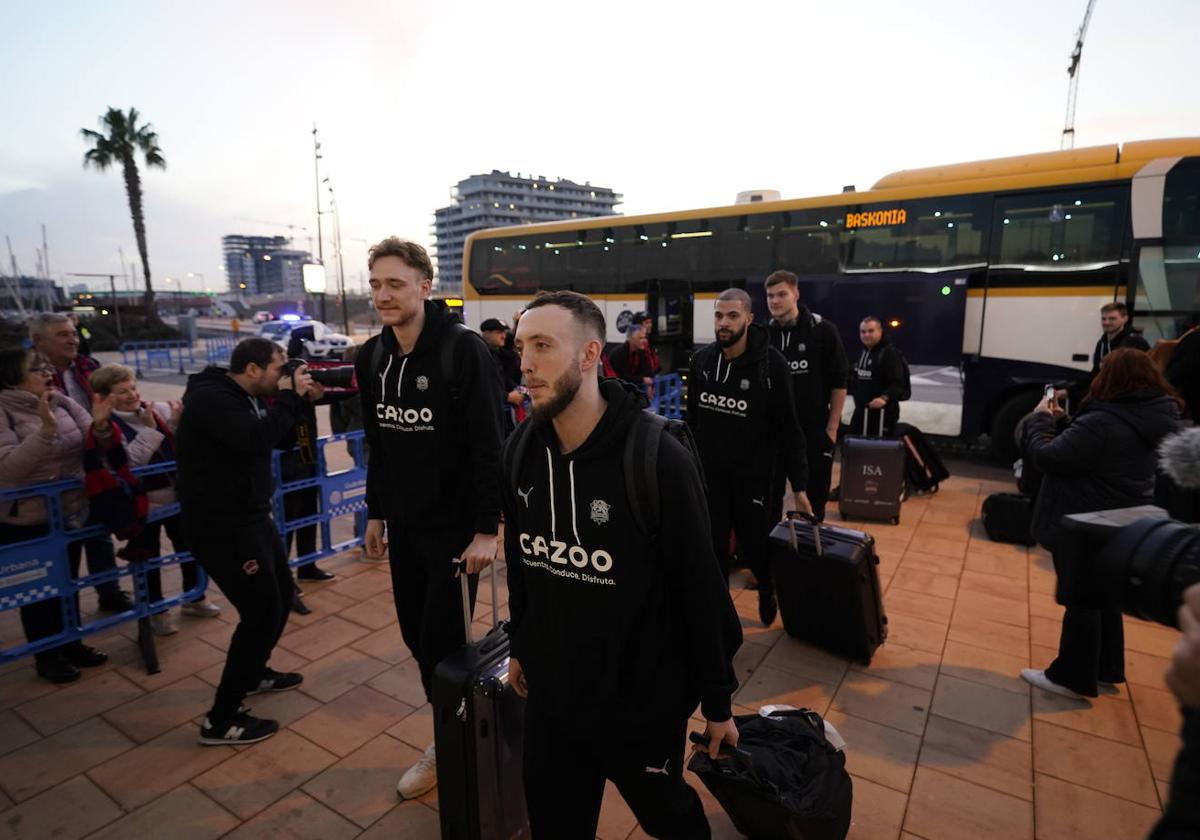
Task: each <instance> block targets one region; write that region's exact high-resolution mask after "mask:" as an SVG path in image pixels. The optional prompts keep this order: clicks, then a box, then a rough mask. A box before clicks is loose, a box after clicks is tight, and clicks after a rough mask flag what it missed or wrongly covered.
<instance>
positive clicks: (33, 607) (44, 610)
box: [0, 522, 83, 659]
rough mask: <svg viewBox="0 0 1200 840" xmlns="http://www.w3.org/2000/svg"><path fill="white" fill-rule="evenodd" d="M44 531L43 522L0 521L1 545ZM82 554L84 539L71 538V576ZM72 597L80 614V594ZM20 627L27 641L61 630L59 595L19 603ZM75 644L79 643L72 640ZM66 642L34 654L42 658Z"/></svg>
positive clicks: (75, 572)
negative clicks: (28, 602)
mask: <svg viewBox="0 0 1200 840" xmlns="http://www.w3.org/2000/svg"><path fill="white" fill-rule="evenodd" d="M45 535H46V526H45V525H9V524H7V523H4V522H0V545H12V544H13V543H19V542H24V541H25V540H32V539H37V538H38V537H42V536H45ZM82 558H83V542H82V541H80V542H73V543H71V544H70V545H68V546H67V561H68V562H69V563H70V565H71V577H73V578H76V577H79V566H80V561H81V560H82ZM73 597H74V598H75V614H76V615H78V614H79V596H78V595H75V596H73ZM21 628H22V629H23V630H24V631H25V638H26V639H27V640H28V641H31V642H35V641H37V640H38V639H44V638H46V637H47V636H54V635H56V634H58V633H61V632H62V629H63V622H62V599H61V598H47V599H46V600H44V601H35V602H34V603H32V604H26V605H25V606H23V607H21ZM74 644H78V642H75V643H74ZM63 647H65V645H60V646H59V647H56V648H51V649H50V650H47V651H44V652H42V653H39V654H35V657H36V658H37V659H42V658H44V657H48V656H54V655H56V654H58V653H59V652H60V651H61V650H62V649H63Z"/></svg>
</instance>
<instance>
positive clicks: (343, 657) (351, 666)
mask: <svg viewBox="0 0 1200 840" xmlns="http://www.w3.org/2000/svg"><path fill="white" fill-rule="evenodd" d="M387 669H388V663H386V662H383V661H381V660H379V659H376V658H375V657H373V656H368V655H367V654H365V653H361V652H360V651H357V650H355V649H354V648H351V647H343V648H339V649H337V650H335V651H334V652H333V653H330V654H328V655H327V656H322V657H321V658H320V659H315V660H313V661H312V662H310V663H308V664H307V665H305V666H304V667H303V668H301V669H300V673H301V674H303V675H304V684H303V685H302V686H301V690H302V691H303V692H304V693H305V694H307V695H309V696H310V697H315V698H316V699H318V700H320V701H321V702H322V703H328V702H329V701H330V700H333V699H334V698H335V697H338V696H340V695H342V694H345V693H346V692H347V691H349V690H350V689H352V688H354V686H356V685H361V684H362V683H365V682H366V681H367V680H370V679H371V678H373V677H376V676H378V675H379V674H381V673H382V672H384V671H386V670H387Z"/></svg>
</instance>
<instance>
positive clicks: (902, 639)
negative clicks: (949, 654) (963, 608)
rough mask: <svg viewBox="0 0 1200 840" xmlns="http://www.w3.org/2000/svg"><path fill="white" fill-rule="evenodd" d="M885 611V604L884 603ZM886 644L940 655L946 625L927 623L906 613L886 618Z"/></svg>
mask: <svg viewBox="0 0 1200 840" xmlns="http://www.w3.org/2000/svg"><path fill="white" fill-rule="evenodd" d="M883 606H884V609H885V610H886V609H887V602H886V601H885V602H884V605H883ZM887 644H898V645H900V646H901V647H907V648H915V649H917V650H924V651H928V652H929V653H934V654H941V652H942V648H943V647H944V646H945V644H946V625H945V623H943V622H938V621H927V620H925V619H923V618H917V617H915V616H912V615H908V614H907V613H895V614H892V615H889V616H888V637H887Z"/></svg>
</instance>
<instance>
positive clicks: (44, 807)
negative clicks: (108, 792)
mask: <svg viewBox="0 0 1200 840" xmlns="http://www.w3.org/2000/svg"><path fill="white" fill-rule="evenodd" d="M121 816H122V814H121V809H120V808H118V807H117V806H116V805H115V804H114V803H113V801H112V800H111V799H109V798H108V797H107V796H105V795H104V792H103V791H102V790H100V788H98V787H96V786H95V785H94V784H92V782H91V781H89V780H88V778H87V777H86V776H76V777H75V778H73V779H71V780H70V781H69V782H64V783H63V784H61V785H59V786H58V787H56V788H51V789H50V790H48V791H46V792H45V793H42V794H41V795H40V796H36V797H34V798H33V799H30V800H29V801H27V802H22V803H21V804H20V805H17V806H15V807H13V808H10V809H9V810H7V811H5V812H4V816H3V817H2V818H0V825H3V826H4V828H5V829H6V834H5V838H6V840H45V838H48V837H53V838H54V840H74V838H77V837H83V836H84V835H87V834H90V833H92V832H93V831H95V830H96V829H98V828H101V827H102V826H104V825H107V824H108V823H110V822H112V821H113V820H115V819H118V818H119V817H121Z"/></svg>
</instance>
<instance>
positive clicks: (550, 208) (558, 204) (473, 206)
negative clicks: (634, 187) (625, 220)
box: [434, 169, 622, 292]
mask: <svg viewBox="0 0 1200 840" xmlns="http://www.w3.org/2000/svg"><path fill="white" fill-rule="evenodd" d="M450 195H451V198H452V199H453V203H452V204H450V205H449V206H448V207H442V208H439V209H437V210H435V211H434V237H435V239H436V242H437V245H436V251H437V265H438V288H439V289H440V290H442V291H448V292H453V291H459V290H461V288H462V273H463V265H462V257H463V245H464V244H465V243H466V240H467V235H468V234H470V233H471V232H473V231H477V230H483V229H485V228H492V227H502V226H504V225H522V224H528V223H530V222H554V221H559V220H561V219H575V218H586V217H589V216H612V215H615V214H616V210H615V209H614V208H615V207H616V205H618V204H620V203H621V198H622V196H621V195H620V193H616V192H613V190H611V189H609V188H608V187H594V186H592V185H591V184H590V183H587V182H585V183H583V184H577V183H575V182H574V181H567V180H564V179H561V178H560V179H558V180H555V181H551V180H549V179H547V178H546V177H545V176H544V175H538V176H537V177H536V178H535V177H532V176H531V177H528V178H525V177H522V176H521V174H520V173H519V172H518V173H517V174H516V175H511V174H509V173H508V172H500V171H499V170H496V169H493V170H492V171H491V173H490V174H488V175H472V176H471V177H469V178H466V179H464V180H462V181H459V182H458V185H457V186H456V187H455V188H454V189H453V190H451V193H450Z"/></svg>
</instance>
